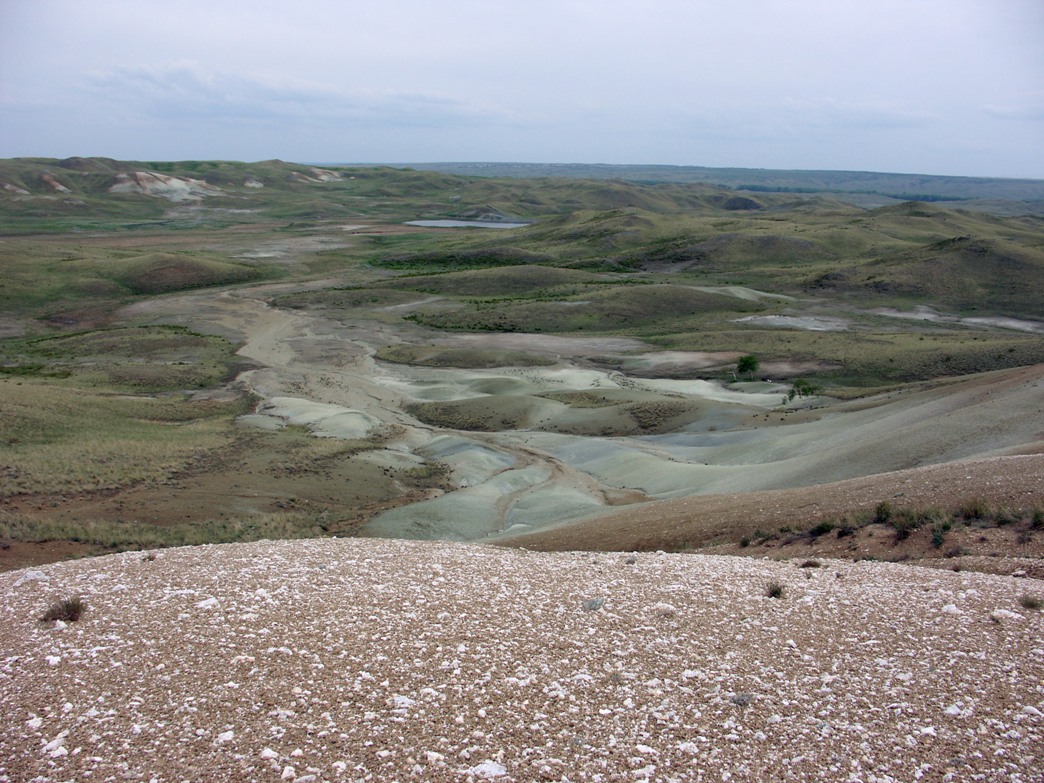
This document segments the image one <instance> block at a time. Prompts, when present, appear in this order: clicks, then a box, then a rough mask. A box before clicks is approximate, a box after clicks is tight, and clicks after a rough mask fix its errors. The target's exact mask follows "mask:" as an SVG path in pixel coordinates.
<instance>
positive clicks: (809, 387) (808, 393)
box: [787, 378, 820, 402]
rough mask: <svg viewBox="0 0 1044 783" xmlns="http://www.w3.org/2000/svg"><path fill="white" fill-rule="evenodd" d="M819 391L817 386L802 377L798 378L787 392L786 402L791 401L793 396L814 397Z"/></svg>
mask: <svg viewBox="0 0 1044 783" xmlns="http://www.w3.org/2000/svg"><path fill="white" fill-rule="evenodd" d="M819 392H820V389H819V387H818V386H815V385H813V384H811V383H809V382H808V381H806V380H805V379H804V378H798V379H797V380H796V381H794V385H793V386H791V387H790V391H789V392H787V402H793V401H794V398H795V397H815V396H816V395H817V394H819Z"/></svg>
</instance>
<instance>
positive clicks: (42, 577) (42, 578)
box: [15, 571, 51, 587]
mask: <svg viewBox="0 0 1044 783" xmlns="http://www.w3.org/2000/svg"><path fill="white" fill-rule="evenodd" d="M50 579H51V577H49V576H48V575H47V574H45V573H44V572H43V571H26V572H25V573H24V574H22V575H21V576H20V577H18V581H17V582H15V587H18V586H19V585H21V584H22V583H23V582H47V581H50Z"/></svg>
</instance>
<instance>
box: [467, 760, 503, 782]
mask: <svg viewBox="0 0 1044 783" xmlns="http://www.w3.org/2000/svg"><path fill="white" fill-rule="evenodd" d="M468 773H469V774H471V775H478V776H479V777H483V778H486V779H487V780H492V779H493V778H499V777H503V776H504V775H506V774H507V769H506V768H505V767H504V765H503V764H498V763H497V762H495V761H483V762H482V763H481V764H476V765H475V766H474V767H471V768H470V769H469V770H468Z"/></svg>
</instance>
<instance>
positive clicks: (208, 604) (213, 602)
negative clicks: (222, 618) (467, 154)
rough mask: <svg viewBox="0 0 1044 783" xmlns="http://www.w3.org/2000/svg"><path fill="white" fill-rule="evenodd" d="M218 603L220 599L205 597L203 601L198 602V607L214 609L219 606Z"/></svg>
mask: <svg viewBox="0 0 1044 783" xmlns="http://www.w3.org/2000/svg"><path fill="white" fill-rule="evenodd" d="M217 605H218V599H216V598H213V597H211V598H204V599H203V600H202V601H200V602H199V603H198V604H196V608H197V609H214V608H216V607H217Z"/></svg>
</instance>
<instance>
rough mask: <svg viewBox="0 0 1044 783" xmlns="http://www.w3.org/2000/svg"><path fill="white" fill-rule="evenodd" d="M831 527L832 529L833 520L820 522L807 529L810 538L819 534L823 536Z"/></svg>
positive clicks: (817, 536)
mask: <svg viewBox="0 0 1044 783" xmlns="http://www.w3.org/2000/svg"><path fill="white" fill-rule="evenodd" d="M833 529H834V523H833V522H820V523H819V524H818V525H816V526H815V527H813V528H812V529H810V530H809V531H808V534H809V535H810V536H812V538H819V537H820V536H825V535H826V534H827V533H829V532H830V531H831V530H833Z"/></svg>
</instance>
